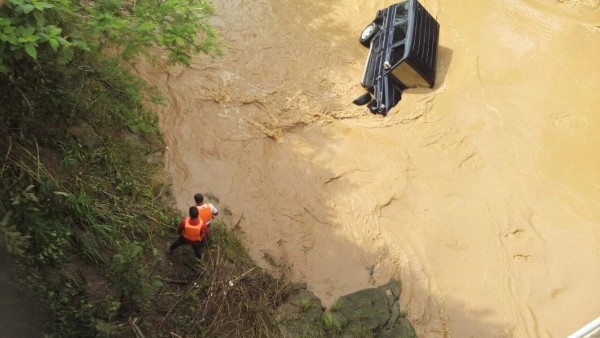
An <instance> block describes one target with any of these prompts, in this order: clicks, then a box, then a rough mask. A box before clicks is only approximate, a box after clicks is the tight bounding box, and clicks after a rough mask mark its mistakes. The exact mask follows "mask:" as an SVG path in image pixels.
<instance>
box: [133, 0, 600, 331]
mask: <svg viewBox="0 0 600 338" xmlns="http://www.w3.org/2000/svg"><path fill="white" fill-rule="evenodd" d="M214 3H215V5H216V9H217V11H216V17H215V20H214V24H215V25H216V26H217V28H218V29H219V30H220V31H221V32H222V35H223V37H224V41H225V43H226V45H227V47H228V48H227V49H226V51H225V54H224V56H223V57H219V58H210V57H200V58H198V59H196V60H195V61H194V64H193V66H192V68H191V69H183V68H173V69H170V70H168V72H165V70H164V69H162V68H161V67H156V66H154V67H153V66H150V65H142V66H141V67H140V73H141V74H142V75H143V76H144V77H145V78H147V79H148V80H149V81H150V82H152V83H154V84H156V85H157V86H158V87H159V88H160V89H161V90H162V91H163V92H164V93H165V95H166V98H167V106H166V107H164V108H162V109H161V116H160V117H161V127H162V129H163V131H164V133H165V137H166V141H167V144H168V146H169V151H168V153H167V159H166V161H167V170H168V171H169V172H170V173H171V174H172V175H173V178H174V186H175V193H176V196H178V201H177V203H178V205H179V206H180V207H181V209H182V210H185V207H186V206H187V205H188V204H190V203H191V202H192V201H191V196H192V195H193V193H195V192H197V191H201V192H211V193H214V194H215V195H216V196H218V197H219V198H220V200H221V207H223V206H227V208H228V209H229V210H230V211H231V212H232V215H231V216H230V217H231V219H232V220H233V221H234V222H235V223H237V222H239V226H240V228H241V231H242V232H243V238H244V240H245V242H246V244H247V245H248V247H249V248H250V251H251V253H252V255H253V257H254V258H256V259H257V260H259V261H262V260H263V257H264V254H265V253H266V254H269V255H274V256H281V257H284V258H285V259H287V260H288V261H289V262H290V263H291V264H292V265H293V272H294V276H295V278H297V279H300V280H305V281H307V282H308V284H309V287H310V288H311V289H312V290H314V291H315V293H316V294H317V295H318V296H320V297H322V298H323V300H324V302H325V303H326V304H328V303H331V302H332V301H333V300H334V299H335V297H337V296H339V295H342V294H346V293H349V292H352V291H355V290H357V289H360V288H364V287H368V286H372V285H373V284H381V283H384V282H385V281H387V279H388V278H389V277H390V276H391V275H395V276H398V277H399V278H400V279H401V281H402V282H403V284H404V290H405V292H403V296H402V302H403V305H404V308H405V309H407V310H408V311H409V315H410V317H411V320H412V321H413V323H414V324H415V328H416V329H417V332H418V334H419V335H420V336H423V337H444V336H452V337H484V336H485V337H536V336H539V337H562V336H566V335H568V334H569V333H571V332H573V331H575V330H576V329H577V328H579V327H580V326H582V325H584V324H585V323H587V322H588V321H590V320H592V319H594V318H596V317H597V316H599V315H600V312H598V311H599V310H598V308H597V304H598V301H599V300H600V290H599V289H598V287H597V285H599V284H600V267H599V266H600V265H599V263H600V242H599V239H600V170H598V168H600V152H598V149H599V148H600V133H598V130H600V115H599V114H598V113H597V112H598V109H599V108H600V95H598V94H597V92H598V88H600V76H599V75H598V69H600V61H598V60H600V59H599V58H598V55H600V1H597V0H581V1H550V0H537V1H536V0H529V1H518V0H505V1H500V0H492V1H460V2H456V1H445V0H439V1H423V2H422V3H423V4H424V5H425V6H426V7H427V8H428V9H429V10H430V12H432V13H433V14H434V15H435V16H437V19H438V21H439V22H440V24H441V27H442V28H441V41H440V59H439V61H438V79H437V85H436V88H434V89H433V90H410V91H407V92H405V95H404V97H403V100H402V101H401V103H400V104H399V105H398V106H397V107H396V108H394V109H393V110H392V111H391V112H390V114H389V115H388V117H387V118H382V117H379V116H371V115H370V114H368V113H367V112H366V110H365V109H363V108H359V107H354V106H353V105H352V104H351V101H352V99H353V98H354V97H355V96H357V95H358V94H360V93H362V89H361V88H360V85H359V84H358V82H359V79H360V74H361V72H362V66H363V63H364V59H365V57H366V54H367V51H366V49H364V48H362V47H361V46H360V45H359V44H358V42H357V37H358V34H359V33H360V31H361V30H362V28H363V27H364V26H365V25H366V24H367V23H368V22H369V21H370V18H371V17H372V15H374V13H375V11H376V10H377V9H378V8H381V7H384V6H387V5H389V4H390V2H386V1H372V2H368V4H365V3H366V2H364V1H353V2H347V1H345V2H342V1H335V0H327V1H320V2H314V1H302V0H299V1H284V0H281V1H273V0H271V1H269V0H257V1H253V2H252V3H247V2H245V1H241V0H230V1H216V0H215V1H214ZM262 264H263V265H264V266H268V265H267V263H266V262H264V261H263V263H262Z"/></svg>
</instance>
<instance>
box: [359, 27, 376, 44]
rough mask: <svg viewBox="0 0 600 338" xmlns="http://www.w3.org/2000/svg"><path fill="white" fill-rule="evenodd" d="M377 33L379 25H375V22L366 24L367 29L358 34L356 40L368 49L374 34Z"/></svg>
mask: <svg viewBox="0 0 600 338" xmlns="http://www.w3.org/2000/svg"><path fill="white" fill-rule="evenodd" d="M378 31H379V25H378V24H377V23H375V21H373V22H371V23H370V24H368V25H367V27H365V29H363V31H362V33H361V34H360V37H359V38H358V41H360V43H361V45H363V46H365V47H367V48H369V47H370V45H371V40H372V39H373V37H374V36H375V34H377V32H378Z"/></svg>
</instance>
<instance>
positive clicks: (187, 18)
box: [0, 0, 219, 74]
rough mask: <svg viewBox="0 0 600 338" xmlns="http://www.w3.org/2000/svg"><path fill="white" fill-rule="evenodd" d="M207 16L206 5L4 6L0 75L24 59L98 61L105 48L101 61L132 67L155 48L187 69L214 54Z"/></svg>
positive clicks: (32, 1) (11, 2) (57, 2)
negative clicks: (80, 54)
mask: <svg viewBox="0 0 600 338" xmlns="http://www.w3.org/2000/svg"><path fill="white" fill-rule="evenodd" d="M212 12H213V7H212V5H211V4H210V2H209V1H207V0H165V1H160V2H156V1H153V0H138V1H133V2H132V1H121V0H109V1H95V2H81V1H71V0H48V1H40V0H7V1H6V5H5V6H3V7H1V8H0V73H5V74H7V73H10V72H11V71H12V68H13V66H14V65H15V63H16V62H18V61H20V60H21V59H22V58H23V57H25V56H26V55H28V56H29V57H31V58H32V59H34V60H37V59H38V57H39V56H40V55H41V54H43V53H48V54H50V55H52V54H54V53H57V52H58V53H59V60H60V62H61V63H63V64H65V63H68V62H70V61H71V60H72V59H73V57H74V55H75V49H76V50H80V51H84V52H91V55H99V54H100V53H102V52H103V50H104V49H106V48H110V50H111V53H108V54H105V55H104V57H107V55H109V54H110V55H114V56H115V57H116V58H117V59H120V60H124V61H134V60H135V59H136V57H138V56H140V55H142V56H149V55H150V50H151V49H152V48H154V47H159V48H164V49H166V51H167V52H168V56H169V60H170V61H171V62H174V63H182V64H186V65H187V64H189V62H190V58H191V56H192V55H194V54H196V53H198V52H205V53H209V52H218V49H219V48H218V45H217V43H216V38H217V33H216V31H215V30H214V29H213V28H212V27H211V26H210V25H209V24H208V19H209V17H210V16H211V14H212ZM198 31H201V32H203V34H202V36H199V35H198ZM115 52H116V53H115Z"/></svg>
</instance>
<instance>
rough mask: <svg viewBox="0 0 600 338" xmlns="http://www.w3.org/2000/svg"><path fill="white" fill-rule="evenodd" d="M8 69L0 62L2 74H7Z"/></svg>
mask: <svg viewBox="0 0 600 338" xmlns="http://www.w3.org/2000/svg"><path fill="white" fill-rule="evenodd" d="M9 70H10V69H9V68H8V67H7V66H6V65H2V64H0V73H2V74H8V72H9Z"/></svg>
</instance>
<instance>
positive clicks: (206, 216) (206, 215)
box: [194, 193, 219, 238]
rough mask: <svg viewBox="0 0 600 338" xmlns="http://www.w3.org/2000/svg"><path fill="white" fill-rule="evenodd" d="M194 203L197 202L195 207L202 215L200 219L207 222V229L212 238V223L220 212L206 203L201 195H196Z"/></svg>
mask: <svg viewBox="0 0 600 338" xmlns="http://www.w3.org/2000/svg"><path fill="white" fill-rule="evenodd" d="M194 201H196V205H195V207H196V208H197V209H198V212H199V213H200V216H199V217H200V218H201V219H202V220H203V221H204V222H206V227H207V229H208V232H207V235H208V237H209V238H210V223H211V222H212V219H213V217H215V216H217V215H218V214H219V211H218V210H217V208H215V206H214V205H212V203H204V196H202V194H201V193H197V194H195V195H194Z"/></svg>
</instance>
